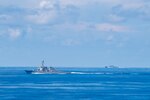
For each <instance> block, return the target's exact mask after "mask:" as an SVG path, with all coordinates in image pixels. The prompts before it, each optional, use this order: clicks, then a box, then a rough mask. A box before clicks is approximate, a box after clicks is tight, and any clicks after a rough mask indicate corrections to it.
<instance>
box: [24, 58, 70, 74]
mask: <svg viewBox="0 0 150 100" xmlns="http://www.w3.org/2000/svg"><path fill="white" fill-rule="evenodd" d="M25 72H26V73H27V74H69V72H62V71H58V70H56V69H55V68H53V67H46V66H44V60H43V61H42V65H41V66H40V67H39V68H38V69H36V70H25Z"/></svg>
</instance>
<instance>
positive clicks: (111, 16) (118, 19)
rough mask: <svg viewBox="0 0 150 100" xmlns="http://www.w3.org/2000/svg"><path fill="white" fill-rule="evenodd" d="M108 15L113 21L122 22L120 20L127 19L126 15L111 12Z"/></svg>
mask: <svg viewBox="0 0 150 100" xmlns="http://www.w3.org/2000/svg"><path fill="white" fill-rule="evenodd" d="M107 17H108V20H109V21H112V22H120V21H123V20H125V18H124V17H121V16H118V15H115V14H110V15H109V16H107Z"/></svg>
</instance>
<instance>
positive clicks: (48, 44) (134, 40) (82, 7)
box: [0, 0, 150, 67]
mask: <svg viewBox="0 0 150 100" xmlns="http://www.w3.org/2000/svg"><path fill="white" fill-rule="evenodd" d="M43 59H44V60H45V62H46V65H53V66H67V67H87V66H88V67H103V66H105V65H117V66H121V67H150V0H0V66H34V65H39V64H40V62H41V60H43Z"/></svg>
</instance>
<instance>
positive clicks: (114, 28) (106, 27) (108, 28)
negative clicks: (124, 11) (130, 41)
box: [96, 23, 129, 32]
mask: <svg viewBox="0 0 150 100" xmlns="http://www.w3.org/2000/svg"><path fill="white" fill-rule="evenodd" d="M96 29H97V30H99V31H104V32H126V31H129V29H128V28H127V27H125V26H121V25H114V24H110V23H102V24H97V25H96Z"/></svg>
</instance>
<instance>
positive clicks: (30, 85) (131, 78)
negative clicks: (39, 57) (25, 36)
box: [0, 67, 150, 100]
mask: <svg viewBox="0 0 150 100" xmlns="http://www.w3.org/2000/svg"><path fill="white" fill-rule="evenodd" d="M27 69H34V68H31V67H1V68H0V100H150V69H149V68H56V69H58V70H62V71H66V72H72V74H26V73H25V72H24V70H27Z"/></svg>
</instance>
